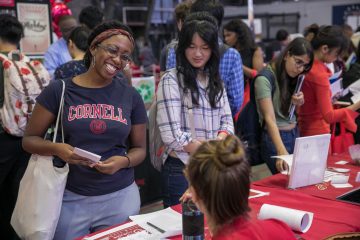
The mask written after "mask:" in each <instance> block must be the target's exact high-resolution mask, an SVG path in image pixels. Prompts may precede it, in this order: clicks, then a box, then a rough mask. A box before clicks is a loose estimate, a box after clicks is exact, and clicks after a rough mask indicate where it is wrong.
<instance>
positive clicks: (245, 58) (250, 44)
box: [223, 19, 264, 106]
mask: <svg viewBox="0 0 360 240" xmlns="http://www.w3.org/2000/svg"><path fill="white" fill-rule="evenodd" d="M223 35H224V40H225V43H226V44H227V45H229V46H231V47H233V48H235V49H236V50H238V51H239V53H240V55H241V59H242V62H243V66H242V67H243V71H244V79H245V82H246V83H245V84H246V85H245V90H244V102H243V106H244V105H245V104H246V103H247V102H248V101H249V100H250V85H249V83H250V80H251V79H253V78H255V76H256V75H257V73H258V72H259V71H260V70H261V69H263V68H264V57H263V51H262V49H261V48H260V47H259V46H257V45H256V43H255V41H254V37H253V33H252V32H251V30H250V28H249V27H248V26H247V25H246V23H244V22H243V21H242V20H241V19H235V20H231V21H230V22H228V23H227V24H225V25H224V27H223Z"/></svg>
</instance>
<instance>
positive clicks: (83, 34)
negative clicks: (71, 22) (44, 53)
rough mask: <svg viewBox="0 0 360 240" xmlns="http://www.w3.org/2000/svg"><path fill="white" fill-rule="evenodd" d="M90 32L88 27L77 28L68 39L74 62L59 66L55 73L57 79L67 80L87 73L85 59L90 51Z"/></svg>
mask: <svg viewBox="0 0 360 240" xmlns="http://www.w3.org/2000/svg"><path fill="white" fill-rule="evenodd" d="M89 35H90V31H89V30H88V28H86V27H81V26H80V27H76V28H75V29H74V30H73V31H72V32H71V34H70V36H69V39H68V42H67V44H68V49H69V52H70V55H71V57H72V59H73V60H72V61H70V62H67V63H64V64H63V65H61V66H59V67H58V68H57V69H56V71H55V73H54V78H55V79H65V78H68V77H75V76H77V75H79V74H81V73H84V72H86V71H87V68H86V67H85V64H84V61H83V58H84V55H85V52H86V50H87V49H88V42H87V39H88V37H89Z"/></svg>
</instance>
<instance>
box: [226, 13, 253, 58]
mask: <svg viewBox="0 0 360 240" xmlns="http://www.w3.org/2000/svg"><path fill="white" fill-rule="evenodd" d="M224 29H225V30H227V31H230V32H235V33H236V35H237V44H239V46H235V47H240V49H238V50H239V51H240V52H241V51H244V50H253V51H255V50H256V48H257V45H256V43H255V40H254V37H253V34H252V32H251V30H250V28H249V27H248V26H247V25H246V23H244V22H243V21H242V20H241V19H234V20H231V21H230V22H228V23H227V24H225V25H224Z"/></svg>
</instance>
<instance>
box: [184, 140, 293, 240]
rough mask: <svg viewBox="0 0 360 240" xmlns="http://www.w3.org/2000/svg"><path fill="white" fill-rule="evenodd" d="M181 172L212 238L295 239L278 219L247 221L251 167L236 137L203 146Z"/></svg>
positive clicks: (203, 144)
mask: <svg viewBox="0 0 360 240" xmlns="http://www.w3.org/2000/svg"><path fill="white" fill-rule="evenodd" d="M184 172H185V176H186V178H187V180H188V181H189V189H188V194H190V195H191V199H192V201H193V202H194V203H195V204H196V206H197V207H198V208H199V209H200V211H202V212H203V213H204V215H205V217H206V220H207V224H208V226H209V229H210V233H211V234H212V236H213V237H212V239H214V240H220V239H222V240H225V239H229V240H232V239H251V240H256V239H259V240H260V239H261V240H262V239H278V240H281V239H284V240H285V239H286V240H290V239H295V237H294V234H293V232H292V231H291V229H290V228H289V227H288V226H287V225H286V224H285V223H283V222H281V221H279V220H275V219H268V220H251V219H249V214H248V213H249V211H250V207H249V201H248V198H249V190H250V176H249V175H250V165H249V162H248V161H247V159H246V155H245V149H244V146H243V144H242V143H241V142H240V140H239V139H238V138H237V137H235V136H233V135H229V136H227V137H226V138H225V139H224V140H212V141H207V142H204V143H202V144H201V145H200V147H199V148H198V149H197V151H196V152H195V153H194V154H193V155H192V156H191V157H190V160H189V164H188V166H187V167H186V169H185V171H184Z"/></svg>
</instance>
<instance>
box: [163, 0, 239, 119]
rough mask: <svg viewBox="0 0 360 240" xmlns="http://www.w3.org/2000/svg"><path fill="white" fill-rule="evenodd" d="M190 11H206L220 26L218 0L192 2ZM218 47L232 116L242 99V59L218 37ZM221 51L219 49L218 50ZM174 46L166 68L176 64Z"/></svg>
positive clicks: (220, 16) (220, 6)
mask: <svg viewBox="0 0 360 240" xmlns="http://www.w3.org/2000/svg"><path fill="white" fill-rule="evenodd" d="M190 12H191V13H196V12H207V13H209V14H210V15H212V16H213V17H215V19H216V20H217V26H218V27H219V26H221V22H222V20H223V17H224V7H223V5H222V4H221V3H220V2H219V1H218V0H202V1H195V2H193V3H192V5H191V8H190ZM218 45H219V49H220V50H221V49H222V50H223V51H222V52H223V54H222V56H220V65H219V73H220V77H221V80H222V81H223V82H224V86H225V89H226V93H227V96H228V98H229V104H230V109H231V113H232V116H233V117H234V116H235V115H236V114H237V113H238V112H239V110H240V108H241V106H242V103H243V100H244V75H243V69H242V66H243V64H242V60H241V56H240V54H239V52H238V51H236V49H234V48H231V47H230V48H229V46H227V45H225V44H224V43H223V41H222V40H221V39H220V38H218ZM220 52H221V51H220ZM176 60H177V59H176V54H175V48H172V49H170V50H169V54H168V57H167V63H166V69H171V68H174V67H175V66H176Z"/></svg>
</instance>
